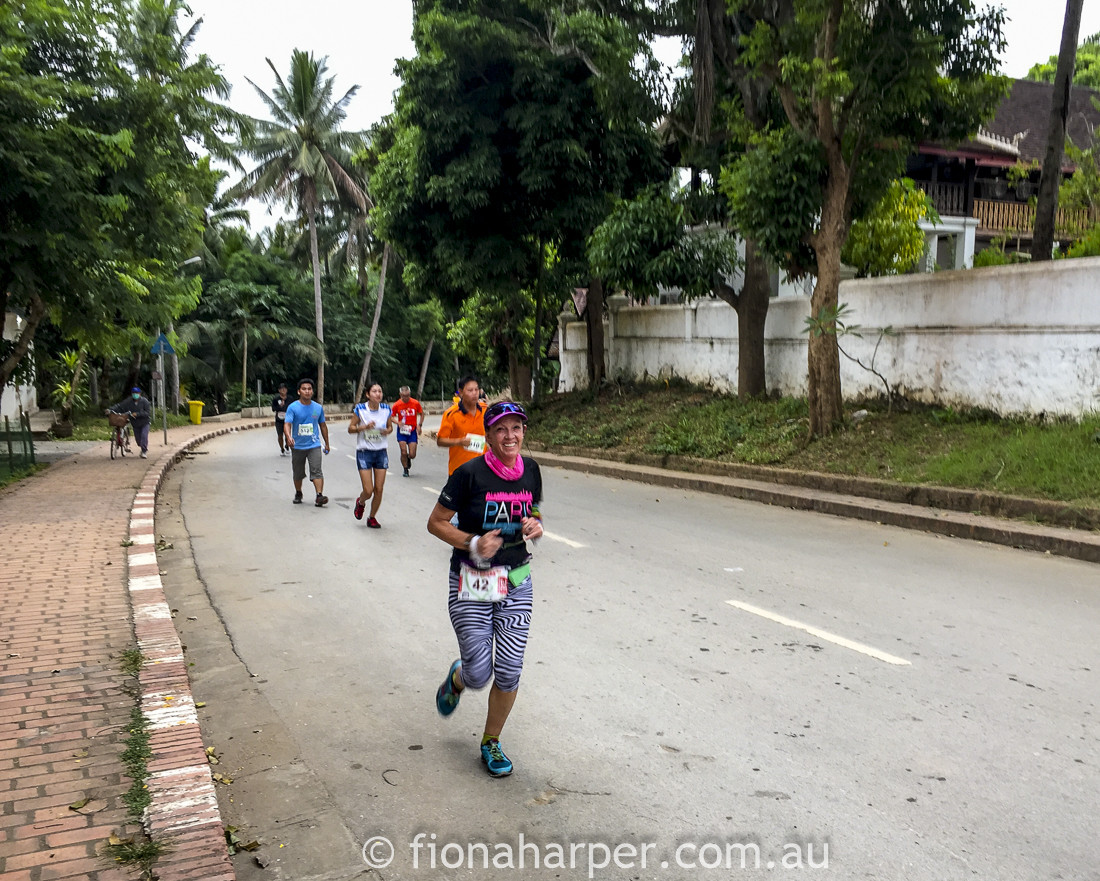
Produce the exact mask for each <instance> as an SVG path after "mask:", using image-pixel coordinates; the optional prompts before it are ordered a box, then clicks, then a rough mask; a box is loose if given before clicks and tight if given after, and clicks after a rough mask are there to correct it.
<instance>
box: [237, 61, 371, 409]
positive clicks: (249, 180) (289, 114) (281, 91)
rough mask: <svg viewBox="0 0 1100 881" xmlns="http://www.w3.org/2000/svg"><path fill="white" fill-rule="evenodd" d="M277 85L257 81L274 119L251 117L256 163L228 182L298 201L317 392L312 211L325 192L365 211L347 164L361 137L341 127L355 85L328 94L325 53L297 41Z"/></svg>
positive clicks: (321, 333) (317, 282)
mask: <svg viewBox="0 0 1100 881" xmlns="http://www.w3.org/2000/svg"><path fill="white" fill-rule="evenodd" d="M266 61H267V64H268V67H270V68H271V71H272V73H274V74H275V82H276V87H275V90H274V92H273V93H272V94H271V95H269V94H267V92H265V91H264V90H263V89H261V88H260V87H259V86H257V85H256V84H255V83H254V82H252V81H251V80H249V84H250V85H251V86H252V88H254V89H255V90H256V92H257V93H258V94H259V96H260V98H261V100H262V101H263V102H264V104H266V105H267V108H268V110H269V111H270V113H271V116H272V119H271V120H261V119H255V120H252V124H253V127H254V130H253V131H252V132H250V133H248V134H247V135H246V136H245V137H243V138H242V142H241V145H240V146H241V150H242V151H243V152H244V153H245V154H247V155H248V156H250V157H251V158H252V159H254V160H256V161H257V162H258V163H259V164H258V165H257V166H256V167H255V168H254V169H253V170H252V171H251V172H249V173H248V174H246V175H245V177H244V178H243V179H242V180H241V181H240V182H239V183H238V184H237V185H236V186H234V187H233V188H232V190H231V191H230V192H231V194H232V195H233V197H234V198H238V199H247V198H258V199H265V200H268V201H273V200H280V199H281V200H283V201H284V202H285V203H286V204H287V205H288V206H293V207H296V208H297V210H298V213H299V215H300V216H301V217H303V218H304V219H305V221H306V222H307V224H308V226H309V239H310V256H311V257H312V261H313V305H314V318H315V322H316V330H315V332H316V336H317V340H318V342H319V344H320V355H319V357H318V361H317V400H319V401H323V400H324V395H325V356H324V345H325V330H324V315H323V309H322V304H321V267H320V257H319V254H318V245H317V213H318V210H319V209H320V207H321V202H322V200H323V199H324V198H326V197H327V196H334V195H338V194H340V195H343V196H345V197H346V198H348V199H350V200H351V201H352V202H353V203H354V204H355V205H356V206H357V207H358V208H359V209H360V210H361V211H362V212H363V213H364V214H365V213H366V212H367V197H366V194H365V193H364V192H363V188H362V187H360V186H359V184H357V183H356V181H355V178H354V177H353V176H352V173H351V171H350V169H351V167H352V159H351V156H352V153H353V152H354V150H355V149H356V148H357V147H358V146H359V145H360V144H361V143H362V137H363V136H362V134H361V133H359V132H342V131H340V123H342V122H343V121H344V119H345V118H346V116H347V110H346V108H347V105H348V103H349V102H350V101H351V98H352V97H353V96H354V95H355V93H356V91H358V89H359V87H358V86H352V87H351V88H350V89H348V91H347V92H346V93H345V94H344V96H343V97H342V98H340V99H339V100H336V101H334V100H333V83H334V81H335V77H326V76H325V73H326V72H327V71H328V65H327V63H326V62H327V59H326V58H321V59H316V58H314V57H313V55H312V53H308V54H307V53H305V52H303V51H301V50H300V49H295V50H294V52H293V53H292V54H291V57H290V76H289V78H288V79H287V80H286V81H285V82H284V80H283V78H282V77H281V76H280V75H279V72H278V71H277V70H276V69H275V65H274V64H272V63H271V59H270V58H268V59H266Z"/></svg>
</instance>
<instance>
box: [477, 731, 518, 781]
mask: <svg viewBox="0 0 1100 881" xmlns="http://www.w3.org/2000/svg"><path fill="white" fill-rule="evenodd" d="M481 761H483V762H484V763H485V768H486V770H487V771H488V772H489V776H491V777H507V776H508V775H509V774H511V773H512V761H511V759H509V758H508V756H506V755H504V750H502V749H501V748H500V741H499V740H497V739H496V738H495V737H494V738H493V739H492V740H490V741H489V742H488V743H483V744H482V745H481Z"/></svg>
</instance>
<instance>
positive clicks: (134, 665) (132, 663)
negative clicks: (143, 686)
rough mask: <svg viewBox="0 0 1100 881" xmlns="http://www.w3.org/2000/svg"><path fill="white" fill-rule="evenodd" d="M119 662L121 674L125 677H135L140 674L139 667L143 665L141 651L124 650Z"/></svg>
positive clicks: (143, 657)
mask: <svg viewBox="0 0 1100 881" xmlns="http://www.w3.org/2000/svg"><path fill="white" fill-rule="evenodd" d="M119 660H120V662H121V666H122V672H123V673H125V674H126V675H127V676H137V675H138V674H139V673H140V672H141V665H142V664H144V663H145V655H143V654H142V653H141V649H126V651H124V652H123V653H122V654H121V655H119Z"/></svg>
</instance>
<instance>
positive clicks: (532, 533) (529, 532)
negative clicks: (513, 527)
mask: <svg viewBox="0 0 1100 881" xmlns="http://www.w3.org/2000/svg"><path fill="white" fill-rule="evenodd" d="M520 522H521V524H522V526H523V538H524V540H525V541H534V540H535V539H537V538H542V521H541V520H539V518H538V517H524V518H523V520H522V521H520Z"/></svg>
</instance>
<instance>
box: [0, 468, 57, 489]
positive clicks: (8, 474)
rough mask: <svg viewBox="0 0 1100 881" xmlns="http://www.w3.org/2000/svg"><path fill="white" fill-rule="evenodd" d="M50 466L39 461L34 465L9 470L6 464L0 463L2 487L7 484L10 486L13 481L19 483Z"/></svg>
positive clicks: (0, 483) (0, 486)
mask: <svg viewBox="0 0 1100 881" xmlns="http://www.w3.org/2000/svg"><path fill="white" fill-rule="evenodd" d="M49 467H50V466H49V465H47V464H45V463H44V462H39V463H36V464H34V465H28V466H27V467H26V468H16V469H15V470H14V471H10V470H8V467H7V466H6V465H0V489H3V488H4V487H5V486H10V485H11V484H13V483H18V482H19V481H20V480H22V479H23V478H24V477H30V476H31V475H32V474H37V473H38V472H39V471H45V470H46V469H47V468H49Z"/></svg>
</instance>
